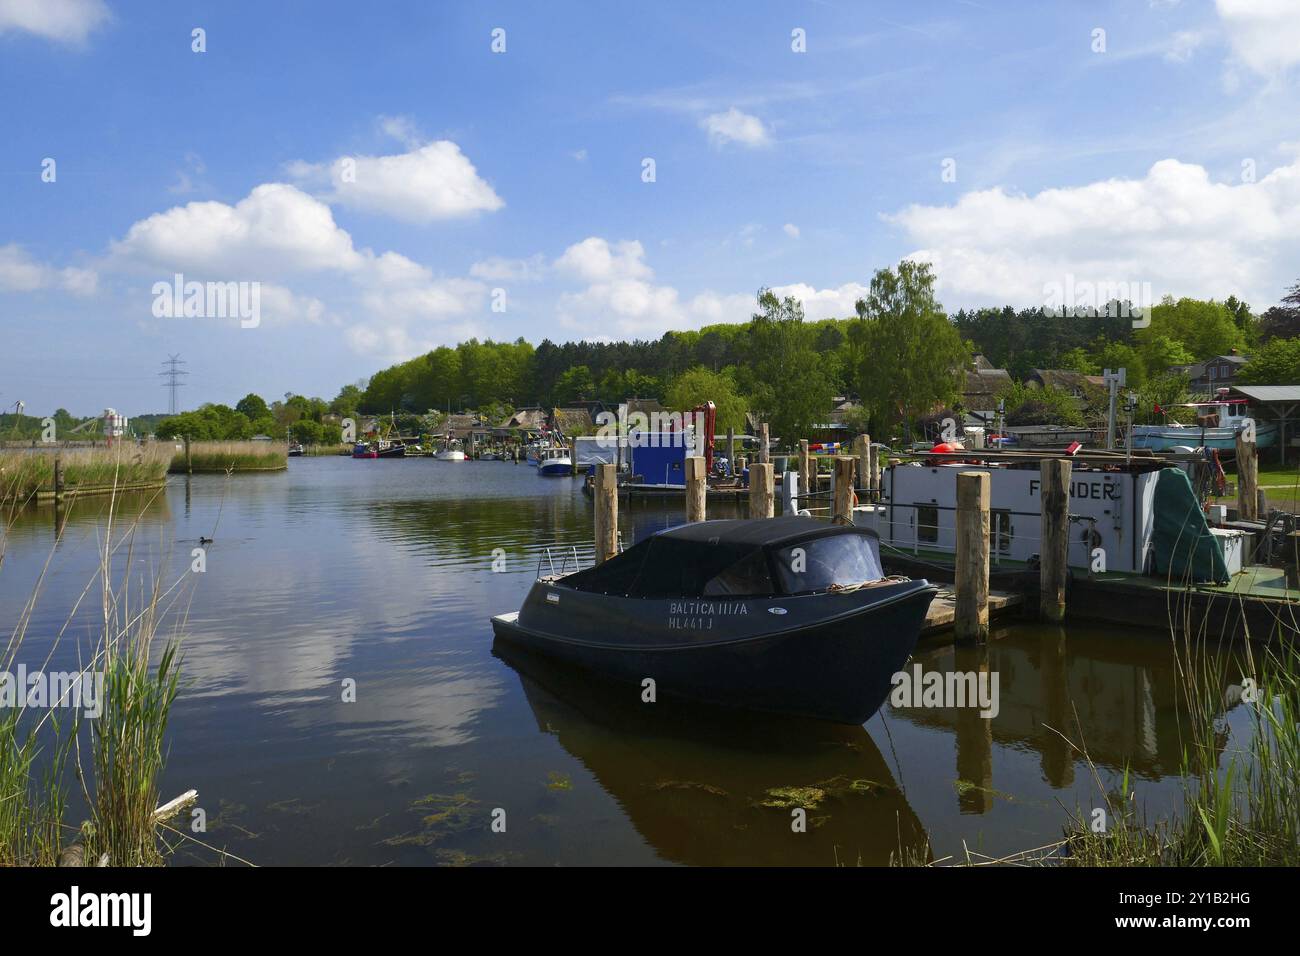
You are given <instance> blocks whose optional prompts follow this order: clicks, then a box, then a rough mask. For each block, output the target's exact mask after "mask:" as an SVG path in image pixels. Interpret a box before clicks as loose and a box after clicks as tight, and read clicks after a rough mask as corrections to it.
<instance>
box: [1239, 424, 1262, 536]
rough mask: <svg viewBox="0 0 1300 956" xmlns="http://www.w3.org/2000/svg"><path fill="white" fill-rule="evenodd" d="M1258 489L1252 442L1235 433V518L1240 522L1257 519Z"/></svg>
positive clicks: (1254, 449)
mask: <svg viewBox="0 0 1300 956" xmlns="http://www.w3.org/2000/svg"><path fill="white" fill-rule="evenodd" d="M1258 487H1259V457H1258V455H1257V454H1256V447H1255V443H1254V442H1253V441H1246V440H1245V439H1244V438H1242V434H1241V432H1238V433H1237V518H1238V519H1239V520H1241V521H1253V520H1254V519H1256V518H1258V517H1259V499H1258V498H1257V497H1256V494H1255V492H1256V490H1257V489H1258Z"/></svg>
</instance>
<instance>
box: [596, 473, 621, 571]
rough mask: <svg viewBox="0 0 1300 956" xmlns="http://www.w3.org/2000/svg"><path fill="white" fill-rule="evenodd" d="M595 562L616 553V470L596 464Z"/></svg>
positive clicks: (599, 561)
mask: <svg viewBox="0 0 1300 956" xmlns="http://www.w3.org/2000/svg"><path fill="white" fill-rule="evenodd" d="M595 492H596V493H595V499H596V563H597V564H600V563H601V562H602V561H605V560H607V559H609V558H612V557H614V555H616V554H618V472H617V470H616V469H615V468H614V466H613V465H597V466H596V489H595Z"/></svg>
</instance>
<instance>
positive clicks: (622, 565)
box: [564, 515, 883, 598]
mask: <svg viewBox="0 0 1300 956" xmlns="http://www.w3.org/2000/svg"><path fill="white" fill-rule="evenodd" d="M881 577H883V572H882V571H881V566H880V542H879V537H878V536H877V535H876V533H875V532H874V531H871V530H868V529H865V528H855V527H852V526H848V525H831V524H827V523H826V522H824V521H819V520H817V519H815V518H809V517H806V516H798V515H789V516H785V517H781V518H769V519H765V520H759V521H746V520H725V521H700V522H695V523H692V524H685V525H681V526H680V527H676V528H670V529H669V530H667V531H661V532H659V533H658V534H655V535H652V536H651V537H649V538H646V539H645V540H644V541H641V542H640V543H638V544H636V545H634V546H633V547H631V548H629V549H628V550H626V551H624V552H623V553H622V554H619V555H616V556H615V557H613V558H610V559H609V560H608V561H605V562H603V563H601V564H598V565H596V566H595V567H592V568H588V569H587V570H585V571H579V572H577V573H576V574H571V575H569V576H568V577H566V578H565V579H564V584H565V585H567V586H569V587H572V588H575V589H577V590H579V591H591V592H596V593H601V594H618V595H623V596H626V597H645V598H674V597H715V596H716V597H723V596H733V597H740V596H748V597H760V596H771V595H776V594H800V593H812V592H816V591H823V590H829V589H832V588H834V587H837V586H838V587H848V586H853V585H859V584H862V583H865V582H868V581H875V580H879V579H880V578H881Z"/></svg>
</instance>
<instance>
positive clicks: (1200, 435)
mask: <svg viewBox="0 0 1300 956" xmlns="http://www.w3.org/2000/svg"><path fill="white" fill-rule="evenodd" d="M1276 441H1277V426H1276V425H1272V424H1259V425H1256V426H1255V446H1256V447H1257V448H1270V447H1272V446H1273V444H1274V442H1276ZM1133 447H1134V448H1146V449H1150V450H1151V451H1169V449H1171V448H1178V447H1189V448H1217V449H1219V450H1220V451H1234V450H1236V447H1237V429H1235V428H1197V427H1196V426H1194V425H1188V426H1187V427H1185V428H1168V427H1165V426H1162V425H1134V426H1133Z"/></svg>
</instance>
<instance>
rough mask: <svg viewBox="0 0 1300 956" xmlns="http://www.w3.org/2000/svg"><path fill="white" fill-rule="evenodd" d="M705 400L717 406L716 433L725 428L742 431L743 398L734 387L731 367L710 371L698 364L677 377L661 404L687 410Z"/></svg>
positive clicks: (683, 410) (676, 409) (743, 423)
mask: <svg viewBox="0 0 1300 956" xmlns="http://www.w3.org/2000/svg"><path fill="white" fill-rule="evenodd" d="M704 402H712V403H713V404H714V406H716V410H717V423H716V431H717V432H718V433H723V432H726V430H727V429H728V428H734V429H735V430H736V431H738V432H743V431H744V430H745V400H744V399H743V398H741V397H740V393H739V392H738V391H737V389H736V379H735V375H734V374H733V371H732V370H731V369H723V370H722V371H721V372H713V371H710V370H709V369H707V368H705V367H704V366H703V365H697V366H695V368H692V369H688V370H687V371H685V372H683V373H682V374H681V375H679V376H677V378H676V379H674V380H673V384H672V385H671V386H670V387H669V389H668V394H667V395H666V396H665V398H664V405H665V406H667V408H668V409H669V410H670V411H674V412H689V411H690V410H691V409H693V408H695V407H696V406H697V405H702V404H703V403H704Z"/></svg>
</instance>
